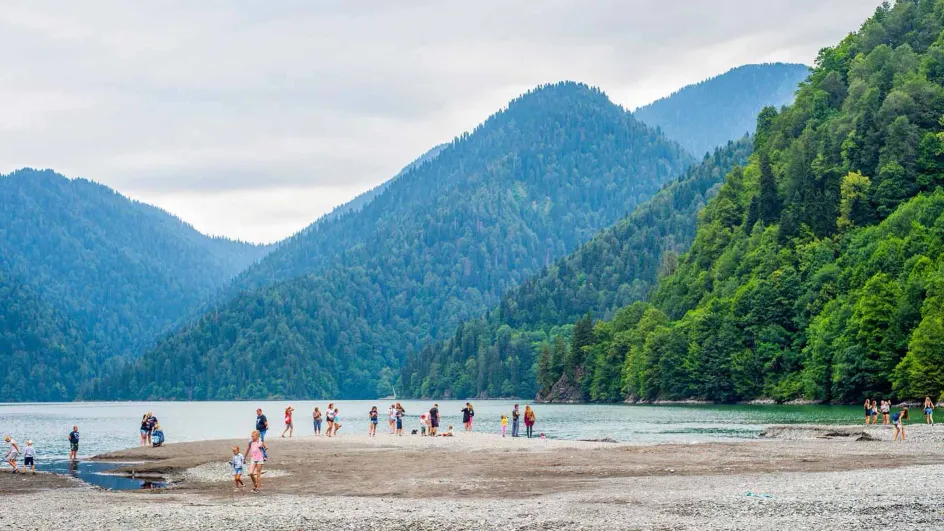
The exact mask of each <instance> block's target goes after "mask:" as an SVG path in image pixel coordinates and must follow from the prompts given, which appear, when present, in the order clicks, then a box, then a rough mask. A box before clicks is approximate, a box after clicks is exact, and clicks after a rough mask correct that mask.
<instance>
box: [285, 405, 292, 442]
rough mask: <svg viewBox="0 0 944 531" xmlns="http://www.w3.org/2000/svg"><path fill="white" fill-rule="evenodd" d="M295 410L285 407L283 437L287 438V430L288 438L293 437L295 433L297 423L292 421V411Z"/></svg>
mask: <svg viewBox="0 0 944 531" xmlns="http://www.w3.org/2000/svg"><path fill="white" fill-rule="evenodd" d="M294 412H295V408H293V407H292V406H288V407H287V408H285V429H284V430H282V438H283V439H284V438H285V432H288V438H289V439H291V438H292V434H294V433H295V423H294V422H292V413H294Z"/></svg>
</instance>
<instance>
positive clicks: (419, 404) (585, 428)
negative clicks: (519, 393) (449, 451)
mask: <svg viewBox="0 0 944 531" xmlns="http://www.w3.org/2000/svg"><path fill="white" fill-rule="evenodd" d="M400 402H401V403H402V404H403V407H404V408H405V409H406V412H407V418H406V419H405V423H404V429H405V430H412V429H413V428H415V427H417V424H418V422H419V415H420V414H421V413H423V412H427V411H429V408H430V407H431V406H432V404H433V402H432V401H415V400H401V401H400ZM390 403H391V401H389V400H387V401H379V400H374V401H351V400H345V401H338V402H336V403H335V404H336V407H338V408H339V409H340V420H341V424H342V426H343V427H342V429H341V431H340V434H341V435H342V436H343V435H344V434H345V433H351V432H354V431H358V432H361V431H363V432H366V431H367V412H368V411H369V410H370V407H371V406H374V405H376V406H377V407H378V409H380V416H381V425H380V427H379V428H378V433H384V432H385V431H386V429H387V426H386V424H385V422H384V421H385V418H386V413H387V408H388V407H389V406H390ZM438 403H439V410H440V413H441V415H442V427H443V429H445V427H446V426H448V425H449V424H453V425H454V426H455V429H456V430H457V431H461V430H462V419H461V413H460V410H461V409H462V407H463V406H464V402H463V401H455V400H440V401H439V402H438ZM514 403H515V402H514V401H499V400H495V401H475V402H473V406H474V407H475V412H476V415H475V421H474V428H475V431H478V432H481V431H488V432H494V433H498V432H499V429H500V428H499V426H500V415H501V414H502V413H505V414H508V415H510V413H511V409H512V406H513V405H514ZM526 403H527V402H524V401H521V402H520V404H521V409H522V411H523V410H524V405H525V404H526ZM289 404H291V405H292V406H294V407H295V409H296V411H295V417H294V418H295V434H296V435H310V434H311V433H312V424H311V411H312V409H314V407H315V406H318V407H320V408H321V410H322V411H324V409H325V407H326V406H327V404H328V402H327V401H324V400H321V401H291V402H289V401H256V402H70V403H62V404H0V434H3V435H6V434H11V435H12V436H13V437H14V439H15V440H16V441H17V442H19V443H20V444H21V445H25V444H26V440H27V439H32V440H33V442H34V446H35V447H36V454H37V458H38V460H41V459H43V458H59V457H63V456H66V455H67V454H68V451H69V444H68V441H67V436H68V433H69V431H71V429H72V426H73V425H78V426H79V431H80V433H81V435H82V443H81V446H80V452H79V454H80V456H91V455H96V454H100V453H103V452H108V451H113V450H120V449H123V448H129V447H134V446H137V445H138V441H139V435H138V430H139V426H140V422H141V416H142V415H143V414H144V413H147V412H148V411H151V412H153V413H154V415H155V416H156V417H157V418H158V419H159V421H160V424H161V427H162V428H163V430H164V433H165V435H166V437H167V442H170V443H173V442H184V441H197V440H207V439H224V438H245V439H247V440H248V438H249V432H250V431H251V430H252V429H253V427H254V425H255V417H256V413H255V410H256V408H257V407H261V408H263V411H264V413H265V414H266V416H267V417H268V418H269V425H270V427H271V428H270V430H269V435H268V436H269V437H278V435H279V434H280V433H281V431H282V428H283V427H284V423H283V412H284V409H285V407H286V406H287V405H289ZM534 410H535V415H536V417H537V424H536V425H535V434H537V433H545V434H547V436H548V437H550V438H559V439H600V438H604V437H609V438H613V439H616V440H617V441H620V442H629V443H636V444H655V443H664V442H682V443H697V442H708V441H716V440H730V439H750V438H756V437H757V436H758V434H759V433H760V432H761V430H762V429H763V428H764V427H765V426H768V425H771V424H800V423H811V424H850V423H858V422H861V418H860V417H861V408H859V407H856V406H772V405H771V406H740V405H739V406H718V405H662V406H649V405H628V404H613V405H603V404H537V405H536V406H534ZM521 431H522V433H524V425H523V423H522V427H521ZM407 433H409V432H407ZM508 434H509V435H510V434H511V426H510V421H509V427H508ZM4 453H5V448H4Z"/></svg>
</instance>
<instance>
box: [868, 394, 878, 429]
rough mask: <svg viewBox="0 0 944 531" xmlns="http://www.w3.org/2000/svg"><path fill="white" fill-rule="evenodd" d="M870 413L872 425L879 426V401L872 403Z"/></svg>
mask: <svg viewBox="0 0 944 531" xmlns="http://www.w3.org/2000/svg"><path fill="white" fill-rule="evenodd" d="M869 412H870V413H871V414H872V425H878V400H873V401H872V409H870V410H869Z"/></svg>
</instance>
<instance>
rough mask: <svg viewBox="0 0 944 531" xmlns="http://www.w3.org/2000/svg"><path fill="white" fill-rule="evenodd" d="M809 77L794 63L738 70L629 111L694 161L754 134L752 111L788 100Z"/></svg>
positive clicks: (750, 66) (791, 98)
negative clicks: (681, 149)
mask: <svg viewBox="0 0 944 531" xmlns="http://www.w3.org/2000/svg"><path fill="white" fill-rule="evenodd" d="M808 75H809V67H808V66H806V65H798V64H784V63H772V64H759V65H745V66H739V67H737V68H734V69H732V70H729V71H728V72H725V73H724V74H721V75H719V76H715V77H713V78H711V79H706V80H705V81H702V82H700V83H696V84H694V85H689V86H687V87H684V88H682V89H680V90H679V91H677V92H675V93H673V94H672V95H670V96H666V97H664V98H662V99H660V100H658V101H655V102H653V103H650V104H649V105H646V106H644V107H640V108H638V109H636V110H635V111H634V113H633V114H634V115H635V116H636V119H637V120H641V121H643V122H645V123H647V124H649V125H651V126H653V127H659V128H661V129H662V132H663V133H665V135H666V136H667V137H669V138H671V139H673V140H675V141H676V142H678V143H679V144H682V145H683V146H685V148H686V149H688V150H689V151H690V152H691V153H693V154H694V155H695V156H697V157H702V156H703V155H704V154H705V153H708V152H711V151H712V150H714V149H715V148H716V147H718V146H723V145H724V144H726V143H727V142H728V141H729V140H734V139H737V138H740V137H742V136H744V135H745V134H751V133H753V132H754V126H755V125H756V119H757V113H758V112H760V110H761V109H762V108H763V107H765V106H767V105H772V106H774V107H777V108H779V107H780V106H781V105H787V104H789V103H791V102H793V97H794V92H795V91H796V88H797V84H798V83H799V82H800V81H803V80H804V79H806V77H807V76H808Z"/></svg>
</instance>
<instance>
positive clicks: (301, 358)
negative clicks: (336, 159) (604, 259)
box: [96, 83, 690, 399]
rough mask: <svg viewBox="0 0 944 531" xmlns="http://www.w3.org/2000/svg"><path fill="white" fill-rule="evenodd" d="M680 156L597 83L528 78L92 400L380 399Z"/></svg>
mask: <svg viewBox="0 0 944 531" xmlns="http://www.w3.org/2000/svg"><path fill="white" fill-rule="evenodd" d="M689 163H690V160H689V158H688V156H687V155H686V154H685V152H684V150H683V149H682V148H681V147H679V146H678V145H677V144H675V143H673V142H670V141H668V140H666V139H664V138H663V137H661V136H660V135H658V134H657V133H655V132H654V131H653V130H652V129H650V128H648V127H647V126H645V125H643V124H641V123H639V122H637V121H636V120H635V119H633V117H632V115H631V114H630V113H628V112H626V111H625V110H623V109H622V108H620V107H618V106H616V105H614V104H613V103H611V102H610V101H609V100H608V99H607V97H606V96H605V95H604V94H603V93H601V92H600V91H598V90H596V89H591V88H589V87H587V86H585V85H579V84H574V83H559V84H555V85H547V86H542V87H540V88H538V89H535V90H533V91H531V92H529V93H527V94H525V95H523V96H521V97H520V98H518V99H516V100H514V101H512V102H511V103H510V104H509V106H508V108H507V109H506V110H503V111H501V112H499V113H496V114H495V115H493V116H492V117H491V118H489V119H488V120H487V121H486V122H485V123H483V124H482V125H480V126H478V127H477V128H476V129H475V130H474V131H473V132H471V133H466V134H463V135H462V136H461V137H459V138H457V139H456V140H455V141H453V142H452V144H450V145H449V146H447V147H446V148H445V149H443V150H442V152H441V153H439V155H438V156H437V157H436V158H435V159H433V160H432V161H430V162H428V163H426V164H422V165H420V166H419V167H416V168H414V169H412V170H411V171H408V172H407V173H406V174H404V175H402V176H400V177H399V178H397V179H396V180H395V181H394V182H392V183H391V184H390V185H389V186H388V187H387V189H386V190H385V191H384V193H382V194H380V195H379V196H377V197H376V198H375V199H374V200H373V201H371V202H370V203H368V204H367V205H365V206H364V207H363V208H362V209H360V210H358V211H356V212H351V213H348V214H345V215H343V216H340V217H338V218H337V219H333V220H327V221H326V222H324V223H318V224H316V225H315V226H313V227H312V229H311V230H309V231H305V232H304V233H302V234H300V235H299V237H297V238H295V239H294V240H293V241H290V242H286V244H284V245H282V246H281V247H280V249H279V250H278V251H276V253H274V254H273V255H272V257H270V258H268V259H266V260H265V261H263V262H262V263H261V264H260V265H259V266H257V267H254V268H251V269H250V270H249V271H247V272H246V274H245V275H244V276H243V277H242V278H241V279H240V280H239V281H237V284H239V285H243V286H249V287H251V286H254V285H262V286H265V287H262V288H261V289H255V290H249V291H246V292H243V293H241V294H239V295H237V296H236V297H235V298H234V299H232V300H231V301H230V302H228V303H225V304H223V305H221V306H219V307H217V308H214V309H212V310H211V311H209V312H208V313H207V314H206V315H204V316H203V317H202V318H200V319H199V320H198V321H197V322H195V323H193V325H192V326H188V327H186V328H185V329H183V330H181V331H180V332H179V333H178V334H175V335H172V336H170V337H168V338H166V339H165V340H164V341H163V342H162V343H161V344H159V345H158V346H157V348H155V349H154V350H152V351H151V352H149V353H147V354H146V355H144V356H143V357H142V358H140V359H139V360H138V361H137V362H136V363H134V364H133V365H130V366H128V367H126V368H125V369H124V370H122V371H121V372H120V373H118V374H117V375H116V376H115V377H114V378H112V379H111V380H109V381H108V382H105V383H104V384H103V385H101V386H100V387H99V388H98V389H97V390H96V396H99V397H109V398H115V397H120V398H194V399H208V398H218V399H229V398H249V397H253V398H259V397H270V396H272V397H274V396H285V397H325V396H334V397H337V396H343V397H346V398H362V397H373V396H376V395H378V394H382V395H386V394H388V393H389V390H390V383H391V381H392V378H393V372H392V369H396V368H398V367H399V366H400V364H401V363H402V361H403V360H404V359H405V357H406V356H407V353H408V352H409V351H410V350H411V349H414V348H417V347H418V346H420V345H422V344H423V343H424V342H426V341H428V340H430V339H435V338H439V337H441V336H442V335H443V334H444V333H446V332H451V331H452V330H454V329H455V327H456V326H457V325H458V324H459V323H460V322H462V321H463V320H466V319H468V318H470V317H472V316H475V315H479V314H481V312H482V311H483V310H484V309H485V308H487V307H489V306H491V305H493V304H495V303H497V302H498V300H499V297H500V296H501V295H502V294H503V293H504V292H505V291H507V290H508V289H510V288H511V287H513V286H515V285H516V284H518V283H520V282H521V281H523V280H524V279H526V278H528V277H529V276H530V275H531V274H533V273H535V272H538V271H540V270H541V269H542V268H543V267H546V266H547V265H549V264H550V263H552V262H553V261H554V260H556V259H557V258H559V257H561V256H563V255H565V254H567V253H568V252H571V251H573V250H575V249H576V248H577V247H578V246H579V245H580V244H582V243H583V242H585V241H587V240H589V239H590V238H591V237H593V236H594V235H595V234H596V233H597V232H598V231H599V230H600V229H601V228H603V227H605V226H608V225H610V224H612V223H613V222H615V221H616V220H617V219H619V218H620V217H622V216H624V215H625V214H626V212H628V211H630V210H632V209H633V208H634V207H635V205H637V204H639V203H641V202H643V201H646V200H647V199H649V197H651V196H652V195H653V194H654V193H656V192H657V191H658V190H659V189H660V188H661V187H662V186H663V185H664V184H665V183H666V182H667V181H669V180H670V179H671V178H672V177H673V176H674V175H677V174H678V173H679V172H680V171H681V170H682V169H683V168H684V167H685V166H686V165H687V164H689ZM298 275H304V276H298ZM294 277H297V278H294ZM281 279H290V280H286V281H283V282H276V283H274V284H269V283H270V282H271V281H272V280H281ZM240 283H241V284H240ZM267 284H268V285H267Z"/></svg>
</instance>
